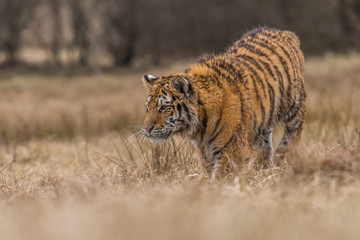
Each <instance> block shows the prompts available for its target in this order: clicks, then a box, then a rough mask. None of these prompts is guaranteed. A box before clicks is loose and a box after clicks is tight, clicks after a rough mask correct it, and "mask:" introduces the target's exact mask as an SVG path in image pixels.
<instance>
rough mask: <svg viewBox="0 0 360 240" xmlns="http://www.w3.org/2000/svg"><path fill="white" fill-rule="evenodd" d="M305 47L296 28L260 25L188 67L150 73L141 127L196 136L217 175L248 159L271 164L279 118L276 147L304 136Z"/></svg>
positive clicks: (153, 133) (156, 135) (154, 133)
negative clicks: (159, 74)
mask: <svg viewBox="0 0 360 240" xmlns="http://www.w3.org/2000/svg"><path fill="white" fill-rule="evenodd" d="M299 47H300V42H299V39H298V38H297V37H296V35H295V34H294V33H292V32H289V31H280V30H277V29H271V28H259V29H255V30H253V31H250V32H248V33H246V34H245V35H244V36H243V37H242V38H241V39H240V40H239V41H237V42H235V44H234V45H233V46H232V47H230V48H229V49H228V50H227V51H226V52H225V53H224V54H222V55H217V56H205V57H203V58H202V59H201V60H200V61H198V62H197V63H195V64H193V65H191V66H190V67H189V68H188V69H187V70H185V71H184V72H183V73H177V74H171V75H168V76H162V77H154V76H152V75H145V76H144V78H143V81H144V83H145V85H146V86H147V87H148V89H149V97H148V100H147V102H146V106H147V109H148V110H147V113H146V116H145V120H144V128H143V133H144V134H145V135H146V136H147V137H149V138H150V139H151V140H161V139H167V138H168V137H169V136H172V135H174V134H181V135H182V136H183V137H187V138H190V139H191V141H192V142H193V143H194V145H195V146H197V148H198V150H199V153H200V156H201V159H202V163H203V165H204V168H205V169H206V170H207V171H208V173H209V174H210V176H211V178H214V177H215V176H222V175H224V174H226V173H227V172H228V171H229V170H231V169H233V170H237V169H239V168H241V166H242V165H243V164H246V163H247V162H248V161H250V160H255V161H256V162H257V163H259V164H267V163H268V162H269V161H270V160H271V159H272V155H273V148H272V128H273V127H274V126H275V125H276V124H277V123H279V122H283V123H285V130H284V135H283V138H282V140H281V142H280V144H279V146H278V148H277V150H276V151H277V152H278V153H284V152H286V150H287V149H288V146H290V145H292V144H297V143H298V142H299V140H300V137H301V131H302V127H303V122H304V117H305V98H306V93H305V89H304V56H303V54H302V52H301V50H300V48H299Z"/></svg>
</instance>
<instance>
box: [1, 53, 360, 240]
mask: <svg viewBox="0 0 360 240" xmlns="http://www.w3.org/2000/svg"><path fill="white" fill-rule="evenodd" d="M359 63H360V56H359V55H349V56H327V57H326V58H319V59H310V60H308V62H307V73H306V84H307V92H308V101H307V108H308V114H307V123H306V127H305V130H304V137H303V141H302V144H301V146H300V147H299V149H298V150H297V151H294V152H293V153H290V154H289V156H287V158H286V159H285V161H284V162H283V164H282V166H281V167H271V168H269V169H262V170H259V171H255V169H253V168H251V166H250V167H246V168H244V170H243V172H242V173H241V174H239V176H232V177H234V178H229V179H225V180H223V181H221V182H217V183H214V184H209V183H208V181H207V178H206V175H204V173H203V172H202V170H201V169H200V167H199V165H198V163H197V157H196V154H194V152H193V148H192V147H191V146H190V145H189V143H188V142H186V141H183V140H181V139H175V140H174V142H169V143H168V144H166V145H161V146H152V145H150V144H149V143H147V142H146V141H143V140H141V139H140V140H139V139H138V138H136V137H135V135H131V134H132V133H134V132H136V131H137V130H139V128H138V127H137V126H139V125H140V124H141V120H142V117H143V110H144V107H143V100H144V98H145V95H144V90H143V88H142V83H141V82H140V77H139V76H141V74H142V73H144V71H143V70H132V71H129V70H118V71H113V72H109V73H106V74H103V75H100V76H97V77H94V76H86V75H77V76H73V77H70V78H69V77H67V76H65V75H58V76H51V75H44V74H38V73H33V72H30V73H28V72H23V71H21V72H18V71H16V72H15V71H6V72H2V73H1V75H0V76H1V79H2V81H1V82H0V113H1V117H0V131H1V136H2V138H1V139H2V145H1V148H0V159H1V161H0V211H1V214H0V233H1V235H0V236H1V239H358V236H359V234H360V229H359V228H358V226H359V224H360V132H359V130H360V125H359V124H360V105H359V104H358V103H359V102H360V68H359ZM183 68H184V64H179V65H176V66H173V67H171V68H164V69H151V71H150V70H149V71H146V73H147V72H149V73H150V72H151V73H153V74H160V73H166V72H172V71H176V70H181V69H183ZM48 78H51V79H48ZM280 133H281V129H278V131H277V133H276V134H275V139H277V140H278V139H279V137H280Z"/></svg>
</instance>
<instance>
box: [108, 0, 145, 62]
mask: <svg viewBox="0 0 360 240" xmlns="http://www.w3.org/2000/svg"><path fill="white" fill-rule="evenodd" d="M102 4H103V15H102V18H103V28H104V32H103V34H104V43H105V46H104V47H105V48H106V49H107V51H108V52H109V54H110V55H111V57H112V59H113V63H114V65H116V66H121V65H129V64H130V63H131V61H132V60H133V58H134V54H135V46H136V43H135V41H136V39H137V36H138V31H139V29H138V28H137V23H136V20H137V10H138V9H137V1H136V0H122V1H118V0H107V1H103V2H102Z"/></svg>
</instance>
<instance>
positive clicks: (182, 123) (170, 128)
mask: <svg viewBox="0 0 360 240" xmlns="http://www.w3.org/2000/svg"><path fill="white" fill-rule="evenodd" d="M143 81H144V83H145V86H146V87H147V88H148V90H149V96H148V98H147V100H146V103H145V106H146V115H145V119H144V123H143V128H142V132H143V134H144V135H145V136H146V137H148V138H149V139H150V140H151V141H154V142H156V141H161V140H166V139H167V138H169V137H170V136H171V135H173V134H175V133H182V132H184V131H186V130H188V129H189V128H190V127H191V118H192V116H191V115H192V107H191V106H190V105H189V92H191V91H192V89H191V86H190V84H189V82H188V81H187V80H186V79H185V78H184V77H179V76H169V77H162V78H157V77H154V76H152V75H144V77H143ZM189 90H191V91H189Z"/></svg>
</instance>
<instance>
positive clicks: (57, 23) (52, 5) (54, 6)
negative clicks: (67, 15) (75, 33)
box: [47, 0, 64, 66]
mask: <svg viewBox="0 0 360 240" xmlns="http://www.w3.org/2000/svg"><path fill="white" fill-rule="evenodd" d="M63 3H64V0H47V4H48V6H49V10H50V13H51V16H52V19H51V20H52V28H51V30H52V32H51V36H52V39H51V43H50V52H51V56H52V63H53V65H54V66H59V65H60V63H61V60H60V50H61V47H62V37H63V36H62V30H63V29H62V21H61V8H62V7H63Z"/></svg>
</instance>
